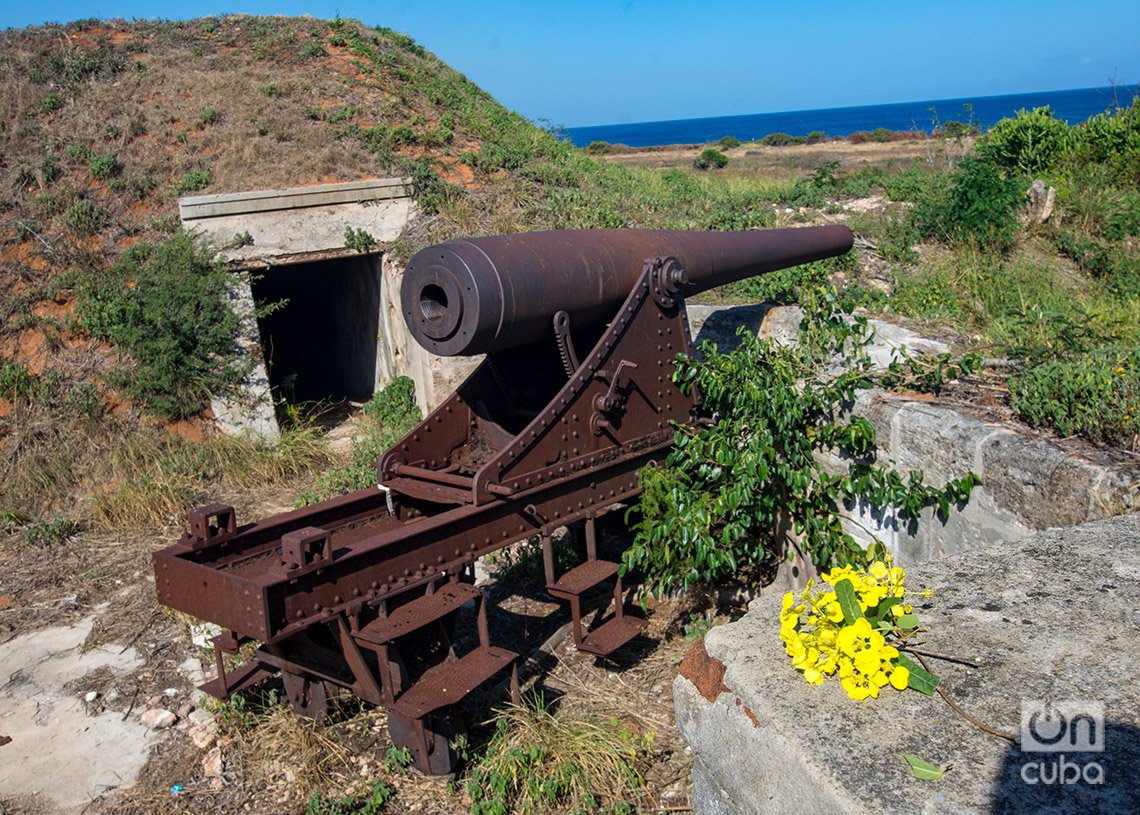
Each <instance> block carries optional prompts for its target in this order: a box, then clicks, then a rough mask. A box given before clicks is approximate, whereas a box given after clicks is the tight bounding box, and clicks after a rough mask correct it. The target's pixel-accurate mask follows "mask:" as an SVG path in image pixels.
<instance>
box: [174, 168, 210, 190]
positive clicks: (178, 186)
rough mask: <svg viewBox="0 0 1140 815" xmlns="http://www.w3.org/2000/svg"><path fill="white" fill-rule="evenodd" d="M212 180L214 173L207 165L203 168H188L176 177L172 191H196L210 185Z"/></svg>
mask: <svg viewBox="0 0 1140 815" xmlns="http://www.w3.org/2000/svg"><path fill="white" fill-rule="evenodd" d="M213 180H214V173H213V172H212V171H211V170H210V168H209V167H206V168H205V169H203V170H188V171H187V172H186V173H184V174H183V175H182V178H180V179H178V181H177V183H175V185H174V191H175V192H177V193H184V192H196V191H198V190H204V189H206V187H208V186H210V182H212V181H213Z"/></svg>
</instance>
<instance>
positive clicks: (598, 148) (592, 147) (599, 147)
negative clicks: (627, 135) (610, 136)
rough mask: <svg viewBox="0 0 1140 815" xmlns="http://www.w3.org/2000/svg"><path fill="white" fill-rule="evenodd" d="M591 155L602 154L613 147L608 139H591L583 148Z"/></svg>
mask: <svg viewBox="0 0 1140 815" xmlns="http://www.w3.org/2000/svg"><path fill="white" fill-rule="evenodd" d="M583 149H584V150H585V151H586V152H587V153H589V154H590V155H591V156H603V155H605V154H606V153H608V152H610V150H612V149H613V145H612V144H610V143H609V142H608V141H592V142H590V143H589V144H587V145H586V146H585V147H584V148H583Z"/></svg>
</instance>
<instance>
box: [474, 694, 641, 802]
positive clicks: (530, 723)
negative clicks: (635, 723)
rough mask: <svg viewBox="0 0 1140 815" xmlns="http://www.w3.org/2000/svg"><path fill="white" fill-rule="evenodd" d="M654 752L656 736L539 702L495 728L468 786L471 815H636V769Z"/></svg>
mask: <svg viewBox="0 0 1140 815" xmlns="http://www.w3.org/2000/svg"><path fill="white" fill-rule="evenodd" d="M651 744H652V735H649V736H637V735H633V734H631V733H629V732H628V731H627V730H626V729H625V728H623V727H622V726H621V725H620V724H619V723H618V722H617V720H615V719H609V720H607V719H605V718H602V717H599V716H596V715H594V716H590V715H581V716H576V715H573V714H572V713H571V712H569V711H566V710H561V709H560V710H552V709H551V708H549V707H548V706H547V704H546V703H545V702H544V701H543V700H542V698H541V697H539V696H537V695H535V696H533V697H531V698H530V699H529V700H528V701H527V702H526V703H525V704H522V705H510V706H508V707H507V708H505V709H504V710H502V711H501V712H500V715H499V716H498V718H497V719H496V720H495V733H494V735H493V736H492V737H491V741H490V743H489V744H488V745H487V748H486V751H485V752H484V753H483V755H482V756H481V757H480V758H479V759H478V760H477V761H476V763H475V764H474V766H473V767H472V768H471V774H470V778H469V780H468V781H467V793H468V795H470V797H471V801H472V806H471V812H472V815H499V814H500V813H507V812H549V811H552V810H554V809H556V808H560V807H565V806H573V807H574V808H575V809H577V810H580V811H586V812H590V811H596V810H597V809H599V808H600V807H605V808H608V809H609V810H610V811H617V812H632V811H633V808H632V806H631V804H630V802H631V801H632V800H635V799H636V797H637V795H638V793H639V791H640V789H641V786H642V780H641V776H640V774H639V772H638V769H637V765H638V761H639V758H640V757H641V756H643V755H644V754H645V752H646V751H647V750H648V749H650V747H651Z"/></svg>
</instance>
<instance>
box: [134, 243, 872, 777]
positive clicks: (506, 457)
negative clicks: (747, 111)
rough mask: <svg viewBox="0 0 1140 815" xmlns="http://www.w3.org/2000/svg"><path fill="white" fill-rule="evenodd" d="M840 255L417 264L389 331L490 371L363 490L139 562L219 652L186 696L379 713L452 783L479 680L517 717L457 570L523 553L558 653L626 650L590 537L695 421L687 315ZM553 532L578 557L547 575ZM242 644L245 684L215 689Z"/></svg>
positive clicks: (458, 256) (502, 659)
mask: <svg viewBox="0 0 1140 815" xmlns="http://www.w3.org/2000/svg"><path fill="white" fill-rule="evenodd" d="M851 244H852V237H851V233H850V231H849V230H847V228H846V227H841V226H825V227H810V228H801V229H778V230H767V231H750V232H728V233H715V232H681V231H655V230H590V231H553V232H536V233H530V234H520V235H504V236H498V237H486V238H471V239H462V240H452V241H448V242H446V243H442V244H439V245H437V246H432V247H429V248H427V249H424V250H423V251H421V252H419V253H418V254H417V255H416V256H415V257H414V258H412V260H411V262H410V263H409V265H408V268H407V271H406V272H405V274H404V277H403V282H402V287H401V304H402V308H403V312H404V317H405V321H406V322H407V326H408V329H409V331H410V332H411V333H412V335H413V336H414V337H415V338H416V340H417V341H418V342H419V343H420V344H421V345H423V346H424V347H425V348H427V349H428V350H429V351H432V352H434V353H436V354H441V355H456V354H467V355H473V354H486V357H485V359H484V360H483V361H482V363H481V364H480V365H479V367H478V368H477V369H476V370H475V371H474V372H473V373H472V374H471V376H470V377H468V379H467V380H466V381H465V382H464V383H463V384H462V385H461V386H460V387H459V388H458V390H456V392H455V393H454V394H452V395H451V396H450V397H448V398H447V399H446V400H445V401H444V402H443V403H442V404H440V405H439V406H438V407H437V408H436V409H435V410H433V411H432V412H431V413H430V415H428V416H427V417H426V418H425V419H424V420H423V421H422V422H420V423H419V425H417V426H416V427H415V428H413V429H412V430H411V431H410V432H409V433H407V435H405V436H404V437H403V438H402V439H400V440H399V441H398V442H396V444H395V445H393V446H392V447H391V448H390V449H389V450H388V451H387V452H386V453H384V455H383V456H382V457H381V458H380V460H379V461H378V462H377V471H376V475H377V486H375V487H372V488H369V489H365V490H361V491H359V492H354V493H351V494H348V495H344V496H342V497H339V498H334V499H332V500H328V501H324V502H321V503H318V504H314V505H312V506H308V507H304V508H302V509H298V510H295V511H292V512H287V513H284V514H281V515H277V516H274V517H271V518H267V519H265V520H262V521H257V522H254V523H247V524H240V525H239V524H238V522H237V519H236V517H235V513H234V509H233V508H232V507H229V506H222V505H217V504H215V505H210V506H205V507H201V508H199V509H197V510H194V511H193V512H191V513H190V517H189V529H188V531H187V532H186V533H185V534H183V536H182V538H181V539H180V540H179V541H178V542H177V543H176V544H174V545H172V546H169V547H167V548H165V549H162V550H161V551H159V552H157V553H155V555H154V569H155V577H156V584H157V593H158V600H159V602H160V603H162V604H163V605H166V606H169V607H171V608H175V609H178V610H180V611H183V612H186V613H188V614H190V615H193V616H194V617H197V618H200V619H203V620H208V621H210V622H213V623H216V624H217V625H219V626H220V627H221V628H222V630H223V633H222V634H221V635H219V636H217V637H215V638H214V639H213V644H214V649H215V656H216V664H217V677H216V678H215V679H213V680H212V681H210V682H208V683H207V684H206V685H204V686H203V689H204V690H205V691H207V692H208V693H210V694H212V695H214V696H215V697H218V698H226V697H228V696H229V695H230V694H232V693H235V692H237V691H239V690H242V689H245V688H249V687H251V686H253V685H254V684H256V683H258V682H261V681H263V680H266V679H268V678H270V677H272V676H275V675H279V676H280V680H281V682H282V684H283V686H284V691H285V695H286V698H287V699H288V701H289V703H290V704H291V705H292V706H293V707H294V708H295V709H296V710H297V711H299V712H300V713H303V714H306V715H310V716H320V715H321V714H322V713H323V711H324V710H325V706H326V703H327V700H328V698H329V694H330V693H331V692H340V690H341V689H347V690H348V691H350V692H351V693H353V694H355V695H356V696H357V697H359V698H360V699H362V700H364V701H366V702H368V703H371V704H373V705H379V706H383V707H384V708H386V709H387V713H388V727H389V731H390V735H391V737H392V740H393V742H394V743H395V744H397V745H398V746H403V747H407V748H409V749H410V751H411V753H412V756H413V758H414V761H415V765H416V766H417V767H418V768H419V769H420V770H422V771H424V772H427V773H445V772H449V771H451V770H452V769H453V768H454V766H455V763H456V761H457V756H456V752H455V749H454V741H455V738H456V736H457V735H458V734H460V733H461V732H462V731H463V722H462V717H461V716H460V714H459V713H458V711H457V706H458V705H459V703H460V702H462V701H463V700H464V699H465V698H466V697H467V696H468V695H469V694H471V693H472V692H473V691H475V690H476V689H477V688H479V687H481V686H483V685H485V684H487V683H489V682H491V681H492V680H494V679H495V678H497V677H498V678H502V679H504V680H506V683H507V684H509V686H510V688H511V691H512V693H513V694H514V695H515V696H516V697H517V694H518V658H519V655H518V653H516V652H515V651H513V650H511V649H510V648H509V647H507V646H509V645H510V643H501V642H500V643H499V644H492V637H491V633H490V631H489V630H488V629H489V626H488V621H487V620H488V618H487V603H488V598H487V597H486V595H485V593H484V592H483V590H482V589H481V588H480V587H477V586H476V585H475V584H474V583H475V581H474V563H475V561H476V560H477V559H478V558H480V557H482V556H484V555H487V554H489V553H491V552H494V551H495V550H497V549H500V548H502V547H505V546H508V545H510V544H512V543H516V542H518V541H521V540H524V539H528V538H531V537H533V536H539V537H540V538H541V541H542V554H543V566H544V571H545V578H546V587H547V591H548V592H549V593H550V595H552V596H553V597H555V598H557V599H558V600H560V601H563V602H565V603H566V604H568V605H569V611H570V617H571V622H572V626H573V637H574V642H575V644H576V646H577V647H578V648H579V649H581V650H583V651H586V652H589V653H592V654H597V655H607V654H610V653H613V652H614V651H615V650H617V649H618V648H620V647H621V646H623V645H625V644H626V643H628V642H629V641H630V640H632V639H633V638H634V637H636V636H637V634H638V633H639V632H640V631H641V630H642V628H643V626H644V625H645V621H644V619H642V618H640V617H638V616H635V615H634V614H633V613H632V612H630V611H629V610H627V609H626V608H624V602H625V600H624V598H625V592H626V590H627V589H628V587H625V588H623V585H622V579H621V575H620V574H619V568H618V563H616V562H614V561H613V560H607V559H604V558H602V557H600V556H599V553H598V546H597V533H596V530H595V524H596V521H597V519H598V518H599V516H600V515H602V514H604V513H605V512H606V511H607V510H608V509H610V508H612V507H614V506H615V505H617V504H621V503H625V502H629V501H630V500H631V499H633V498H634V497H636V495H637V494H638V485H637V472H638V470H639V469H640V468H642V467H644V466H645V465H647V464H649V463H650V462H654V461H658V460H660V459H662V458H663V457H664V456H665V454H666V453H667V452H668V450H669V448H670V446H671V445H672V442H673V434H674V429H673V424H674V423H678V424H686V423H690V422H694V421H696V420H697V418H698V415H699V407H700V406H699V395H698V394H695V393H694V394H689V395H685V394H682V393H681V391H680V390H679V389H678V388H677V387H676V386H675V385H674V383H673V381H672V376H671V375H672V366H673V359H674V357H675V356H676V355H677V354H678V353H685V352H688V351H689V350H690V345H691V338H690V336H689V327H688V322H687V319H686V313H685V303H684V297H685V296H686V295H688V294H691V293H694V292H700V291H703V290H706V289H709V288H713V287H715V286H720V285H723V284H725V283H728V282H732V281H736V280H741V279H744V278H747V277H750V276H754V275H758V274H763V273H765V272H769V271H772V270H775V269H780V268H785V267H788V266H793V265H797V264H801V263H806V262H809V261H813V260H818V259H822V258H826V257H831V256H835V255H839V254H842V253H844V252H846V251H847V250H848V249H850V247H851ZM560 527H568V528H571V529H573V530H575V531H576V532H578V533H580V534H581V535H582V536H583V538H584V544H585V546H584V552H585V556H584V560H582V562H580V563H579V564H578V565H576V566H573V567H571V568H569V569H565V568H564V569H563V570H562V573H561V574H560V573H558V571H559V570H558V568H556V566H557V565H559V564H561V563H562V561H563V560H564V558H556V557H555V551H554V548H555V544H554V542H553V539H552V533H553V532H554V531H555V529H557V528H560ZM563 540H565V539H563ZM559 545H564V544H562V543H560V544H559ZM608 585H612V589H613V591H612V609H611V608H609V604H610V602H611V601H610V600H608V599H607V600H605V603H606V607H605V608H604V609H603V611H602V613H601V614H600V615H599V616H600V618H601V619H600V620H597V619H595V621H594V624H593V626H592V627H590V626H587V625H585V623H584V621H583V620H584V618H583V614H582V598H583V596H584V595H585V594H586V593H587V592H591V591H592V590H598V591H600V590H601V588H602V587H603V586H608ZM605 596H606V597H607V598H608V597H609V596H610V595H609V593H608V592H606V595H605ZM463 607H468V608H470V609H471V610H472V616H473V618H474V622H475V625H474V628H475V635H473V636H470V637H467V638H466V640H465V641H470V640H477V642H476V643H474V644H473V645H472V646H471V647H469V648H466V649H462V648H459V647H458V645H459V643H457V642H456V641H455V627H456V618H457V613H458V612H459V611H460V609H461V608H463ZM249 641H255V642H256V643H258V645H257V648H256V651H254V652H253V653H252V656H251V657H250V658H249V661H248V662H246V663H245V664H244V665H243V666H241V667H238V668H233V669H227V665H226V661H225V659H224V657H225V656H226V655H227V654H229V655H232V654H234V653H236V652H237V650H238V649H239V647H240V646H241V645H242V644H243V643H246V642H249ZM516 647H517V646H516ZM247 650H248V649H247ZM461 650H465V653H460V651H461Z"/></svg>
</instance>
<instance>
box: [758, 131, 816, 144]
mask: <svg viewBox="0 0 1140 815" xmlns="http://www.w3.org/2000/svg"><path fill="white" fill-rule="evenodd" d="M805 141H806V139H805V138H804V137H803V136H789V135H788V134H787V133H769V134H768V135H767V136H765V137H764V138H762V139H761V140H760V143H761V144H763V145H764V146H765V147H787V146H788V145H789V144H803V143H804V142H805Z"/></svg>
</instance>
